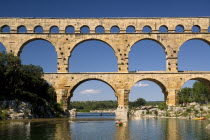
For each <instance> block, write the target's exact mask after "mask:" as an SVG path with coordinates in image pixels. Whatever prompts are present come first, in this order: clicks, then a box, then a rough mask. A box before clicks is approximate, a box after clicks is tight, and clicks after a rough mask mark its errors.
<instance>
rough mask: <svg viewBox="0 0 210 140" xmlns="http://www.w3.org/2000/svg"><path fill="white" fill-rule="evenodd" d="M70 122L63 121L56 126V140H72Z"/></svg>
mask: <svg viewBox="0 0 210 140" xmlns="http://www.w3.org/2000/svg"><path fill="white" fill-rule="evenodd" d="M70 125H71V124H70V122H68V121H61V122H60V123H57V124H55V139H56V140H59V139H62V140H71V131H70Z"/></svg>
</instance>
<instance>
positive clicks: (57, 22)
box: [0, 17, 210, 33]
mask: <svg viewBox="0 0 210 140" xmlns="http://www.w3.org/2000/svg"><path fill="white" fill-rule="evenodd" d="M209 21H210V18H207V17H206V18H205V17H203V18H101V19H99V18H89V19H47V18H43V19H38V18H37V19H36V18H34V19H32V18H31V19H29V18H1V19H0V33H198V32H200V33H209V32H210V24H209V23H210V22H209ZM31 23H33V24H31ZM37 28H38V29H37Z"/></svg>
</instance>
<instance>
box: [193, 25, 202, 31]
mask: <svg viewBox="0 0 210 140" xmlns="http://www.w3.org/2000/svg"><path fill="white" fill-rule="evenodd" d="M200 31H201V27H200V26H199V25H194V26H193V27H192V32H193V33H199V32H200Z"/></svg>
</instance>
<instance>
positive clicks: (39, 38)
mask: <svg viewBox="0 0 210 140" xmlns="http://www.w3.org/2000/svg"><path fill="white" fill-rule="evenodd" d="M36 40H43V41H47V42H49V43H50V44H52V45H53V46H54V48H55V52H56V54H57V52H58V51H57V48H56V46H55V45H54V43H53V42H51V41H49V40H47V39H45V38H41V37H35V38H31V39H28V40H26V41H23V43H20V46H19V47H18V51H17V56H20V54H21V52H22V50H23V48H24V47H25V46H26V45H27V44H28V43H30V42H33V41H36Z"/></svg>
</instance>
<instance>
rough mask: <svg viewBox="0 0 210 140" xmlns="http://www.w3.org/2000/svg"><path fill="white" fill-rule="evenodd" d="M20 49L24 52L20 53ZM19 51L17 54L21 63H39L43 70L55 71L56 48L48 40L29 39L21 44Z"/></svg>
mask: <svg viewBox="0 0 210 140" xmlns="http://www.w3.org/2000/svg"><path fill="white" fill-rule="evenodd" d="M22 50H24V53H21V51H22ZM21 51H19V53H18V56H20V58H21V60H22V63H23V64H27V65H28V64H33V65H39V66H41V67H42V68H43V71H44V72H57V53H56V48H55V46H54V45H53V44H52V43H50V42H49V41H46V40H44V39H32V40H29V41H27V42H25V43H24V45H22V46H21ZM34 58H36V59H34Z"/></svg>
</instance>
